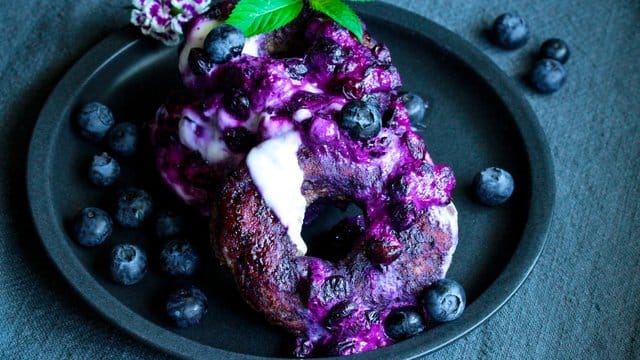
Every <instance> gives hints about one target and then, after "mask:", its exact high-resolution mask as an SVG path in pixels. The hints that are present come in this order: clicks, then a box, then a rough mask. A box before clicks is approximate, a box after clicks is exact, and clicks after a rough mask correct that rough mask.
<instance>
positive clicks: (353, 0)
mask: <svg viewBox="0 0 640 360" xmlns="http://www.w3.org/2000/svg"><path fill="white" fill-rule="evenodd" d="M374 1H376V0H349V2H374Z"/></svg>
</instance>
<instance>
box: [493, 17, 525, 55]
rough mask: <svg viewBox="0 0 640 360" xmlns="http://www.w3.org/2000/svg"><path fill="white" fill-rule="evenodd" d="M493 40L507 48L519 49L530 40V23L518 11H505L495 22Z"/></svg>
mask: <svg viewBox="0 0 640 360" xmlns="http://www.w3.org/2000/svg"><path fill="white" fill-rule="evenodd" d="M492 32H493V40H494V41H495V43H496V44H497V45H499V46H501V47H503V48H505V49H517V48H519V47H521V46H523V45H524V44H526V43H527V40H529V24H527V21H526V20H525V19H524V18H523V17H522V16H520V15H518V13H515V12H513V13H505V14H502V15H500V16H498V18H496V20H495V21H494V22H493V29H492Z"/></svg>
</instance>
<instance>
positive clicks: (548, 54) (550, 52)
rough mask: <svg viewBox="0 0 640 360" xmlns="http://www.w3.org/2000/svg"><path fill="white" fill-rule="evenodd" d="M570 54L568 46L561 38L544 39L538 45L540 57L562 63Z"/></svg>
mask: <svg viewBox="0 0 640 360" xmlns="http://www.w3.org/2000/svg"><path fill="white" fill-rule="evenodd" d="M570 55H571V52H570V51H569V46H568V45H567V43H566V42H564V41H563V40H561V39H548V40H546V41H545V42H543V43H542V46H540V53H539V54H538V56H539V58H540V59H553V60H556V61H559V62H561V63H563V64H564V63H566V62H567V60H569V56H570Z"/></svg>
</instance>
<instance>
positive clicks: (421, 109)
mask: <svg viewBox="0 0 640 360" xmlns="http://www.w3.org/2000/svg"><path fill="white" fill-rule="evenodd" d="M399 95H400V101H402V103H403V104H404V107H406V108H407V112H408V113H409V120H411V124H413V125H414V126H416V125H421V123H422V120H423V119H424V114H425V113H426V112H427V107H428V105H427V103H426V102H425V101H424V100H423V99H422V98H421V97H420V95H418V94H416V93H412V92H402V93H400V94H399Z"/></svg>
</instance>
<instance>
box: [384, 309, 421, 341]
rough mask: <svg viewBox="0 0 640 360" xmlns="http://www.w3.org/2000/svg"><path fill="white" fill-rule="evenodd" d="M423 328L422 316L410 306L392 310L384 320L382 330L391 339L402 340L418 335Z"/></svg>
mask: <svg viewBox="0 0 640 360" xmlns="http://www.w3.org/2000/svg"><path fill="white" fill-rule="evenodd" d="M424 329H425V323H424V320H423V319H422V316H421V315H420V314H419V313H418V312H417V311H415V310H413V309H410V308H401V309H396V310H393V311H392V312H390V313H389V315H387V318H386V319H385V320H384V331H385V332H386V333H387V336H389V337H390V338H392V339H393V340H404V339H408V338H410V337H412V336H415V335H418V334H419V333H421V332H423V331H424Z"/></svg>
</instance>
